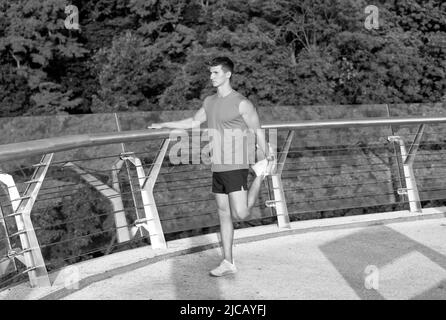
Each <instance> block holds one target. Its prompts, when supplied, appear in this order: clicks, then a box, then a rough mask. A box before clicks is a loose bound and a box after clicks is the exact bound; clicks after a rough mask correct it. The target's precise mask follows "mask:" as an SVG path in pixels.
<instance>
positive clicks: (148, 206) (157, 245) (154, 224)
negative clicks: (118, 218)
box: [126, 139, 170, 249]
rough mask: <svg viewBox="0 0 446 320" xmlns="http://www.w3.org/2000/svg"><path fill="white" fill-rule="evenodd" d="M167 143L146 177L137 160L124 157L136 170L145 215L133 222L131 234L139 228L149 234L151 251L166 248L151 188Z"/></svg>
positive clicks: (162, 147) (166, 141)
mask: <svg viewBox="0 0 446 320" xmlns="http://www.w3.org/2000/svg"><path fill="white" fill-rule="evenodd" d="M169 142H170V140H169V139H165V140H164V142H163V144H162V146H161V148H160V150H159V152H158V155H157V157H156V160H155V162H154V164H153V166H152V168H151V170H150V172H149V175H148V176H146V174H145V172H144V168H143V167H142V163H141V160H140V159H139V158H137V157H135V156H133V155H127V156H126V159H127V160H129V161H130V162H131V163H132V164H133V165H134V166H135V168H136V172H137V175H138V181H139V186H140V188H141V198H142V202H143V206H144V213H145V218H144V219H139V220H137V221H135V227H133V230H132V234H133V235H134V234H136V232H137V231H138V230H139V229H140V228H145V229H146V230H147V231H148V232H149V236H150V244H151V246H152V248H153V249H165V248H167V245H166V240H165V238H164V232H163V228H162V226H161V221H160V218H159V214H158V209H157V207H156V203H155V198H154V197H153V187H154V185H155V182H156V179H157V177H158V174H159V171H160V169H161V166H162V164H163V159H164V156H165V155H166V152H167V148H168V146H169Z"/></svg>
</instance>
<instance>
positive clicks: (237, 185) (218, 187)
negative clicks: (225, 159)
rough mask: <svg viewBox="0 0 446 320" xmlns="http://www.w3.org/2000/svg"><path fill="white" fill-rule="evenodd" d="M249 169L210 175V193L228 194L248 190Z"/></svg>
mask: <svg viewBox="0 0 446 320" xmlns="http://www.w3.org/2000/svg"><path fill="white" fill-rule="evenodd" d="M248 173H249V169H240V170H231V171H222V172H213V173H212V192H213V193H225V194H229V193H231V192H234V191H241V190H248Z"/></svg>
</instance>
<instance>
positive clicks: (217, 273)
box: [209, 259, 237, 277]
mask: <svg viewBox="0 0 446 320" xmlns="http://www.w3.org/2000/svg"><path fill="white" fill-rule="evenodd" d="M236 272H237V268H236V267H235V264H234V263H230V262H229V261H228V260H226V259H224V260H223V261H222V262H221V263H220V265H219V266H218V267H217V268H215V269H214V270H211V271H210V272H209V273H210V274H211V276H214V277H221V276H225V275H227V274H233V273H236Z"/></svg>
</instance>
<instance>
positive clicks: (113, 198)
mask: <svg viewBox="0 0 446 320" xmlns="http://www.w3.org/2000/svg"><path fill="white" fill-rule="evenodd" d="M120 161H121V162H122V160H120ZM121 165H122V164H121ZM63 167H67V168H70V169H72V170H73V171H74V172H76V173H77V174H79V176H80V177H81V179H82V180H84V181H85V182H87V183H88V184H89V185H91V186H92V187H93V188H95V189H96V190H97V191H99V192H100V193H101V194H102V195H103V196H104V197H106V198H107V199H109V200H110V202H111V204H112V207H113V213H114V218H115V226H116V237H117V240H118V243H122V242H125V241H129V240H130V232H129V229H128V225H127V219H126V218H125V211H124V205H123V203H122V197H121V193H120V192H119V190H114V189H113V188H110V187H109V186H108V185H107V184H105V183H103V182H102V181H100V180H99V179H97V178H96V177H94V176H93V175H91V174H89V173H87V172H85V171H84V170H83V169H81V168H79V167H78V166H77V165H75V164H74V163H72V162H67V163H66V164H64V166H63Z"/></svg>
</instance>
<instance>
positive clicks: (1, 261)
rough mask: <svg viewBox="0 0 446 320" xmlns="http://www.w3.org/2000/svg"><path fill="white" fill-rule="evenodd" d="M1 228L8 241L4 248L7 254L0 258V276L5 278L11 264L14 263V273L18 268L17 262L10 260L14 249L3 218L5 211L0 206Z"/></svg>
mask: <svg viewBox="0 0 446 320" xmlns="http://www.w3.org/2000/svg"><path fill="white" fill-rule="evenodd" d="M0 227H1V228H2V229H3V232H4V234H5V240H6V247H4V249H6V253H7V254H6V255H4V256H3V257H0V276H4V275H6V274H7V272H6V271H8V267H9V266H10V265H11V262H12V266H13V268H14V271H16V270H17V266H16V263H15V260H14V259H10V258H9V257H8V255H9V252H11V251H12V247H11V241H10V240H9V234H8V228H7V227H6V222H5V218H4V217H3V211H2V207H1V206H0Z"/></svg>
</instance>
